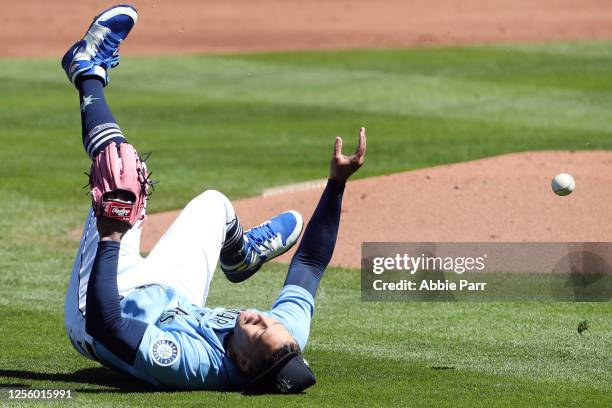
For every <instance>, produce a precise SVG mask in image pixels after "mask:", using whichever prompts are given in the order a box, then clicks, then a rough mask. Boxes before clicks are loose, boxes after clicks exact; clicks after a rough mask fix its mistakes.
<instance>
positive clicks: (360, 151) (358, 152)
mask: <svg viewBox="0 0 612 408" xmlns="http://www.w3.org/2000/svg"><path fill="white" fill-rule="evenodd" d="M366 145H367V141H366V130H365V128H364V127H361V128H360V129H359V142H358V143H357V148H356V149H355V156H357V157H358V158H361V157H363V155H364V154H365V152H366Z"/></svg>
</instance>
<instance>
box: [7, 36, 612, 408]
mask: <svg viewBox="0 0 612 408" xmlns="http://www.w3.org/2000/svg"><path fill="white" fill-rule="evenodd" d="M107 96H108V99H109V102H110V104H111V106H112V107H113V110H114V112H115V115H116V117H117V119H118V121H119V123H120V124H121V125H122V127H123V129H124V132H125V133H126V135H127V136H128V138H129V139H130V141H131V142H132V143H134V144H135V145H136V146H137V147H138V148H139V150H140V151H141V152H146V151H152V152H153V156H152V157H151V160H150V166H151V168H152V170H153V171H154V178H157V179H158V180H159V182H160V183H159V185H158V191H157V192H156V194H155V195H154V197H153V199H152V201H151V205H150V208H151V209H152V210H153V211H162V210H167V209H173V208H177V207H181V206H183V205H184V204H185V203H186V202H187V201H188V200H189V199H190V198H191V197H193V196H194V195H196V194H198V193H199V192H201V191H202V190H204V189H207V188H216V189H219V190H222V191H224V192H226V193H227V194H228V195H229V196H230V197H231V198H239V197H246V196H251V195H255V194H257V193H259V192H260V191H261V189H262V188H264V187H270V186H274V185H280V184H285V183H289V182H295V181H301V180H308V179H314V178H321V177H324V176H325V174H326V166H327V160H328V157H329V154H330V153H331V144H332V142H333V136H334V135H336V134H341V135H344V136H349V137H350V139H349V141H347V144H348V145H349V147H350V146H351V145H353V146H354V140H353V138H356V130H357V128H358V127H359V126H360V125H365V126H367V128H368V136H369V140H368V149H369V151H368V161H367V165H366V166H365V167H364V168H363V169H362V170H361V171H360V173H359V174H358V176H359V177H367V176H372V175H377V174H386V173H391V172H395V171H400V170H407V169H413V168H418V167H425V166H431V165H436V164H442V163H450V162H457V161H462V160H468V159H474V158H479V157H486V156H491V155H495V154H501V153H506V152H514V151H524V150H537V149H610V148H612V42H605V41H602V42H587V43H575V44H552V45H551V44H548V45H530V46H488V47H469V48H454V49H446V48H438V49H419V50H375V51H350V52H349V51H346V52H345V51H343V52H308V53H273V54H252V55H231V56H225V55H221V56H191V57H173V58H170V57H156V58H153V57H147V58H144V57H139V58H126V59H125V60H124V61H122V63H121V66H120V67H119V68H118V69H117V70H115V71H113V72H111V86H110V87H109V88H108V92H107ZM0 141H1V142H2V148H1V149H0V180H1V181H0V195H1V197H2V199H1V200H0V319H2V324H1V325H0V330H1V331H0V350H1V351H0V390H1V389H6V388H11V387H31V388H44V387H52V388H63V387H68V388H72V389H74V390H75V391H76V393H77V400H76V401H77V402H78V403H79V404H82V405H92V404H99V405H114V406H117V405H145V404H146V405H151V406H156V405H165V404H167V405H170V404H172V405H176V406H178V405H195V404H202V405H209V406H230V405H231V406H249V407H253V406H270V405H282V406H300V407H303V406H352V405H363V406H383V405H395V406H453V407H454V406H492V405H496V406H524V405H535V406H560V405H563V406H602V407H603V406H610V405H612V395H611V393H610V383H611V382H612V319H610V316H611V315H612V306H611V305H610V303H362V302H361V301H360V291H359V273H358V271H354V270H341V269H333V268H332V269H330V270H328V272H327V273H326V277H325V281H324V283H323V285H322V289H321V291H320V294H319V297H318V299H317V302H318V303H317V307H318V309H317V311H316V315H315V319H314V322H313V327H312V334H311V338H310V342H309V346H308V348H307V350H306V352H305V356H306V358H307V359H308V360H309V361H310V363H311V365H312V366H313V367H314V369H315V371H316V373H317V375H318V380H319V383H318V385H317V386H315V387H314V388H312V389H310V390H309V391H308V392H307V393H306V394H305V395H302V396H291V397H280V396H263V397H243V396H241V395H240V394H224V393H213V392H185V393H160V392H153V391H152V390H150V389H148V388H146V387H143V386H142V385H140V384H135V383H134V382H133V381H131V380H129V379H127V378H125V377H123V376H121V375H119V374H116V373H113V372H111V371H109V370H107V369H105V368H101V367H98V366H97V365H96V364H94V363H92V362H89V361H86V360H85V359H83V358H81V357H80V356H79V355H78V354H77V353H76V352H75V351H74V350H73V349H72V347H71V346H70V343H69V341H68V340H67V338H66V336H65V334H64V328H63V316H62V314H63V297H64V291H65V287H66V285H67V281H68V274H69V271H70V266H71V263H72V259H73V255H74V251H75V249H76V246H77V243H76V242H75V241H73V240H71V239H70V238H68V236H67V232H68V231H70V230H72V229H74V228H78V227H80V224H81V222H82V221H83V219H84V216H85V213H86V210H87V207H88V199H87V197H86V195H85V190H83V189H82V188H81V186H83V185H84V184H85V183H86V177H85V176H84V175H83V171H85V170H87V169H88V159H87V157H86V156H85V154H84V153H83V149H82V145H81V144H80V119H79V110H78V100H77V94H76V91H75V90H74V89H71V88H70V85H69V84H68V82H67V80H66V78H65V76H64V74H63V72H62V70H61V69H60V67H59V61H55V60H35V61H32V60H28V61H21V60H0ZM611 228H612V227H611ZM284 271H285V267H284V266H279V265H275V266H270V267H268V268H266V270H264V271H262V272H260V273H258V274H257V275H256V276H255V277H254V278H253V279H251V280H249V281H248V282H246V283H245V284H242V285H231V284H229V283H228V282H226V281H225V280H224V279H223V278H222V277H221V276H222V275H221V274H220V275H219V276H218V279H217V280H216V281H214V283H213V288H212V294H211V297H210V298H209V304H210V305H217V304H219V305H225V306H249V307H258V308H266V307H267V306H269V305H270V304H271V302H272V300H273V298H274V296H275V295H276V293H275V291H274V290H271V288H276V287H278V288H280V285H281V283H282V279H283V277H284ZM244 299H252V302H251V301H249V302H248V303H245V301H244ZM583 320H588V321H589V322H590V329H589V330H587V331H586V332H585V333H583V334H582V335H579V334H578V332H577V330H576V327H577V325H578V323H579V322H580V321H583ZM0 393H1V391H0ZM0 398H4V399H2V403H6V402H7V401H6V399H5V398H6V396H5V393H4V394H2V395H0Z"/></svg>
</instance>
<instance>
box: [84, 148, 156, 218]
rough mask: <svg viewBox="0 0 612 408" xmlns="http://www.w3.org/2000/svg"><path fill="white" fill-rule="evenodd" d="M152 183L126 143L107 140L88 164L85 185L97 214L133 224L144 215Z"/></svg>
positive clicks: (133, 150)
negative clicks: (108, 142)
mask: <svg viewBox="0 0 612 408" xmlns="http://www.w3.org/2000/svg"><path fill="white" fill-rule="evenodd" d="M151 185H152V183H151V181H150V179H149V174H148V173H147V169H146V166H145V164H144V162H143V161H142V160H141V159H140V157H139V156H138V153H137V152H136V149H134V146H132V145H131V144H129V143H121V144H120V145H119V146H117V144H115V143H110V144H109V145H108V146H106V147H105V148H104V150H102V151H101V152H100V153H98V155H97V156H96V157H95V159H94V161H93V163H92V164H91V172H90V175H89V187H90V188H91V199H92V206H93V209H94V212H95V214H96V216H97V217H106V218H111V219H115V220H119V221H123V222H125V223H127V224H129V225H130V226H133V225H134V224H135V223H136V221H138V220H140V219H142V218H144V215H143V211H144V207H145V201H146V200H147V196H148V195H149V187H150V186H151Z"/></svg>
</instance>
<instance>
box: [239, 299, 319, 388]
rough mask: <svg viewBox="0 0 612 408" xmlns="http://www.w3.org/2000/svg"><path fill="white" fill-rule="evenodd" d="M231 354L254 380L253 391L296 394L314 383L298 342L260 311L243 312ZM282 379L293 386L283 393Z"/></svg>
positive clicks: (252, 383)
mask: <svg viewBox="0 0 612 408" xmlns="http://www.w3.org/2000/svg"><path fill="white" fill-rule="evenodd" d="M229 352H230V356H231V357H232V359H233V360H234V361H235V362H236V364H237V365H238V367H239V368H240V370H241V371H242V372H243V373H244V374H245V375H246V376H247V377H248V378H249V379H250V380H252V381H251V385H252V386H251V387H250V389H251V391H253V392H296V391H302V390H303V389H305V388H307V387H309V386H310V385H312V384H314V382H315V379H314V374H312V371H310V368H308V366H307V365H306V364H305V361H304V360H303V359H302V357H301V355H300V346H299V345H298V343H297V341H295V339H294V338H293V336H291V334H290V333H289V332H288V331H287V329H286V328H285V326H284V325H283V324H282V323H281V322H279V321H278V320H276V319H274V318H272V317H268V316H265V315H263V314H261V313H259V312H255V311H252V310H244V311H242V312H240V316H239V317H238V320H237V323H236V326H235V328H234V333H233V336H232V340H231V346H230V348H229ZM277 377H279V378H277ZM283 379H287V380H289V381H283ZM279 380H280V383H283V382H284V383H289V384H290V385H291V386H292V387H289V389H287V390H284V389H283V388H284V385H285V384H280V388H279V384H278V383H279ZM268 386H271V387H272V388H270V387H268ZM293 387H295V389H291V388H293ZM300 388H301V389H300Z"/></svg>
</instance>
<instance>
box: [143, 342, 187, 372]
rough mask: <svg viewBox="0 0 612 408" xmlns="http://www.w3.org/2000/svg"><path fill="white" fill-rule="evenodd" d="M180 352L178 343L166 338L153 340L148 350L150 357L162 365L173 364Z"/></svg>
mask: <svg viewBox="0 0 612 408" xmlns="http://www.w3.org/2000/svg"><path fill="white" fill-rule="evenodd" d="M180 352H181V349H180V347H179V345H178V343H177V342H176V341H174V340H172V339H168V338H161V339H157V340H155V341H154V342H153V344H151V349H150V350H149V354H150V355H151V358H153V361H155V363H156V364H157V365H160V366H162V367H167V366H170V365H172V364H174V362H175V361H176V360H178V358H179V354H180Z"/></svg>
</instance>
